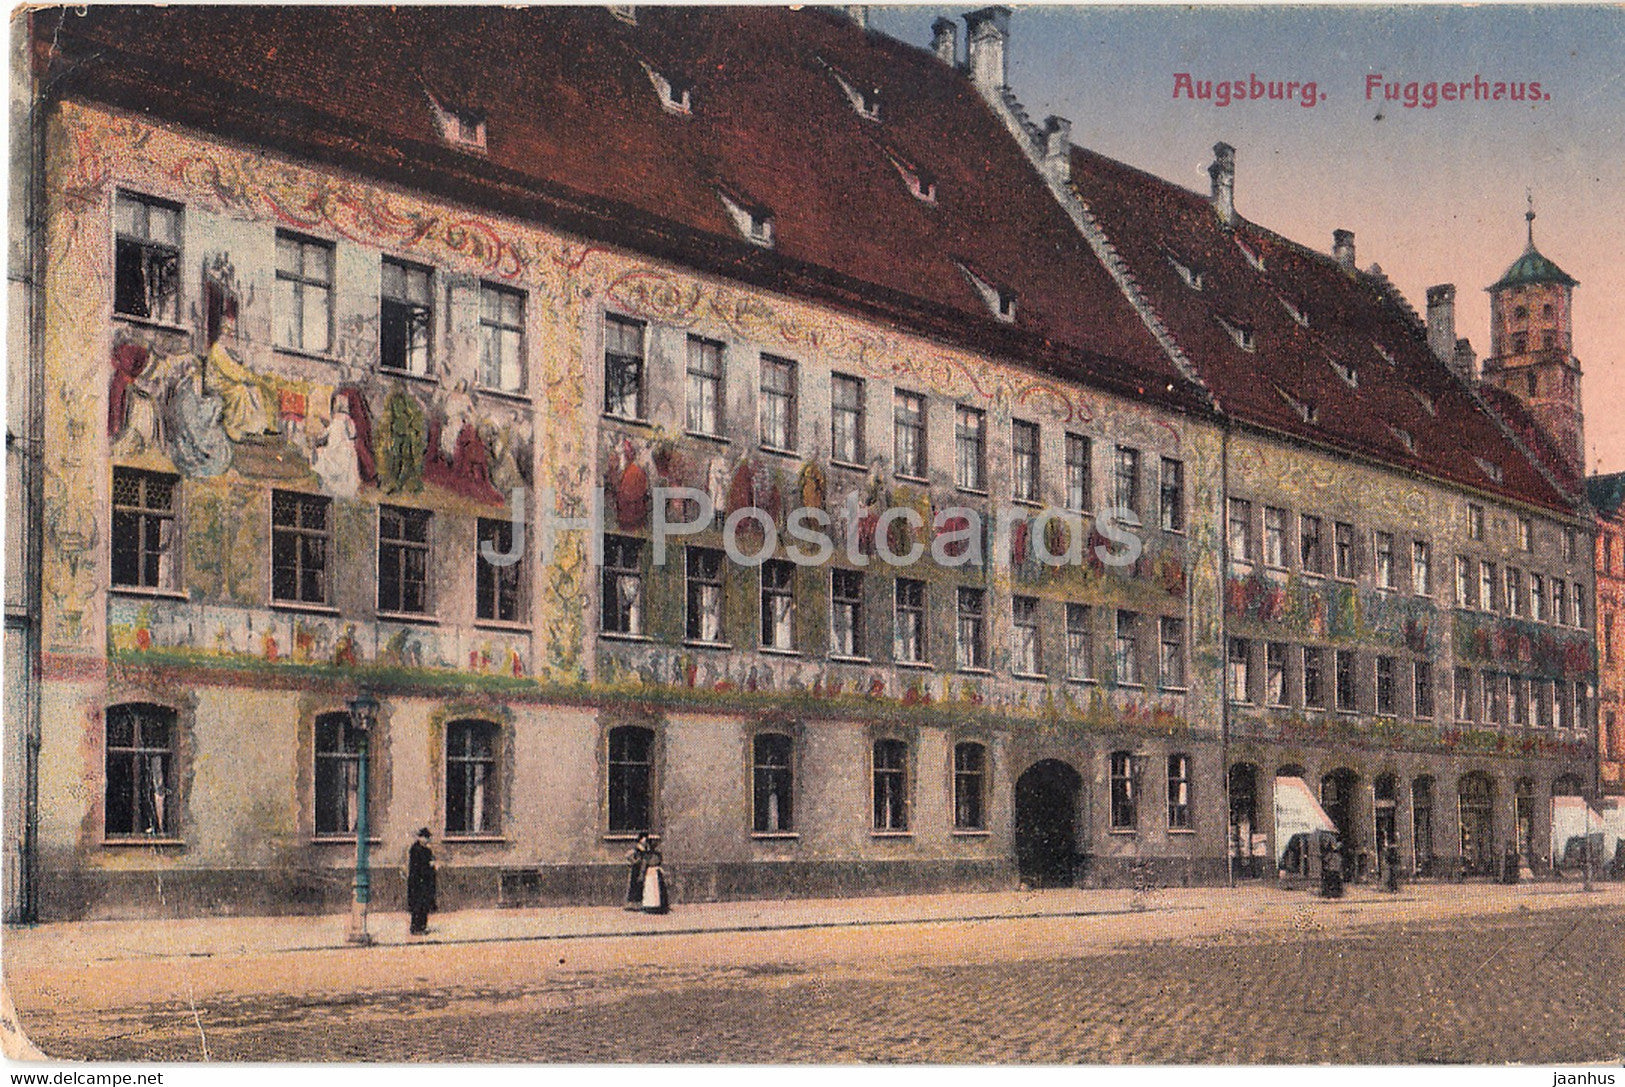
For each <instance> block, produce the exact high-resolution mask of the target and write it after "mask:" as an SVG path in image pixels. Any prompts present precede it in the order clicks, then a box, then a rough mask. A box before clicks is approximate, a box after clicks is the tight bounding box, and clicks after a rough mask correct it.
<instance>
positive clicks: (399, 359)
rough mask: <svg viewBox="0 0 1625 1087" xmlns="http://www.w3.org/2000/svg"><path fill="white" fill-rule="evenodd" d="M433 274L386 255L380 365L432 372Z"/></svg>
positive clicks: (381, 294)
mask: <svg viewBox="0 0 1625 1087" xmlns="http://www.w3.org/2000/svg"><path fill="white" fill-rule="evenodd" d="M432 277H433V273H431V272H430V271H429V269H427V268H423V267H420V266H419V265H416V264H408V263H406V262H405V261H400V260H392V259H391V258H389V257H385V258H384V264H383V275H382V282H381V284H380V288H379V292H378V365H379V366H381V367H382V368H383V369H385V370H395V371H397V372H399V373H403V374H417V375H418V376H420V377H421V376H424V375H426V374H428V372H429V345H430V343H431V342H432V337H431V333H430V315H431V314H432V313H433V308H434V291H433V288H432V286H431V284H432Z"/></svg>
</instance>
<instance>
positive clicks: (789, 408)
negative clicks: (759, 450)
mask: <svg viewBox="0 0 1625 1087" xmlns="http://www.w3.org/2000/svg"><path fill="white" fill-rule="evenodd" d="M762 445H763V446H765V447H767V448H768V449H784V450H794V449H795V447H796V364H795V363H794V362H792V361H791V360H790V359H781V358H778V357H776V356H773V355H763V356H762Z"/></svg>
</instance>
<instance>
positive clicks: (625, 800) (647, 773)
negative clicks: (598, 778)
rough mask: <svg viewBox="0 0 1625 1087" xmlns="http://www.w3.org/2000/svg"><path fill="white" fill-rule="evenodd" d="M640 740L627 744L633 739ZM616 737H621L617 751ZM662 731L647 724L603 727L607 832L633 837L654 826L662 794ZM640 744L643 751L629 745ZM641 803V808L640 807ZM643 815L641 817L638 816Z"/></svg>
mask: <svg viewBox="0 0 1625 1087" xmlns="http://www.w3.org/2000/svg"><path fill="white" fill-rule="evenodd" d="M634 738H635V739H636V740H637V741H638V743H637V744H628V742H627V741H630V740H632V739H634ZM617 739H619V740H620V741H621V744H620V748H621V750H620V753H619V755H617V751H616V748H617V742H616V741H617ZM659 741H660V735H659V733H658V732H657V731H656V730H655V729H653V728H650V727H649V726H647V725H640V724H620V725H615V726H613V727H611V728H608V729H605V730H604V748H603V750H604V828H605V829H604V834H605V836H606V837H609V838H630V837H632V836H634V835H637V834H642V833H644V832H645V831H650V830H653V829H654V828H655V825H656V823H657V818H658V817H657V801H658V797H659V785H660V782H659V774H658V767H659V750H658V744H659ZM639 746H641V748H642V750H641V753H640V752H639V751H637V750H630V749H629V748H637V747H639ZM640 807H641V809H642V810H641V812H640V811H639V810H638V809H639V808H640ZM639 815H641V816H642V818H641V819H639V818H636V817H637V816H639Z"/></svg>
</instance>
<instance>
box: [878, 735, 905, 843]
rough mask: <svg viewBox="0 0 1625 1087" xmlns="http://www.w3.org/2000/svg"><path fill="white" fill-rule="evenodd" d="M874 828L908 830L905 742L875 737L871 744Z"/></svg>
mask: <svg viewBox="0 0 1625 1087" xmlns="http://www.w3.org/2000/svg"><path fill="white" fill-rule="evenodd" d="M874 775H875V777H874V801H875V829H876V830H882V831H887V830H889V831H904V830H907V829H908V744H906V743H904V742H903V741H902V740H876V741H875V747H874Z"/></svg>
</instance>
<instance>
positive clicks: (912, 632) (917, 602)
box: [893, 577, 926, 664]
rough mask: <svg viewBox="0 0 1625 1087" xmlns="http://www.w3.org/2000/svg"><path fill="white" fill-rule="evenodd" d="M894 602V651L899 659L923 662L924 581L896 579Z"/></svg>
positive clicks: (915, 662)
mask: <svg viewBox="0 0 1625 1087" xmlns="http://www.w3.org/2000/svg"><path fill="white" fill-rule="evenodd" d="M893 591H894V593H895V598H894V599H895V604H896V610H897V617H896V629H895V636H894V638H893V642H894V644H895V649H894V652H895V653H896V656H897V659H898V660H900V661H908V662H909V663H911V664H923V663H925V654H926V645H925V582H923V581H911V580H909V579H908V578H904V577H900V578H898V579H897V582H896V587H895V589H894V590H893Z"/></svg>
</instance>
